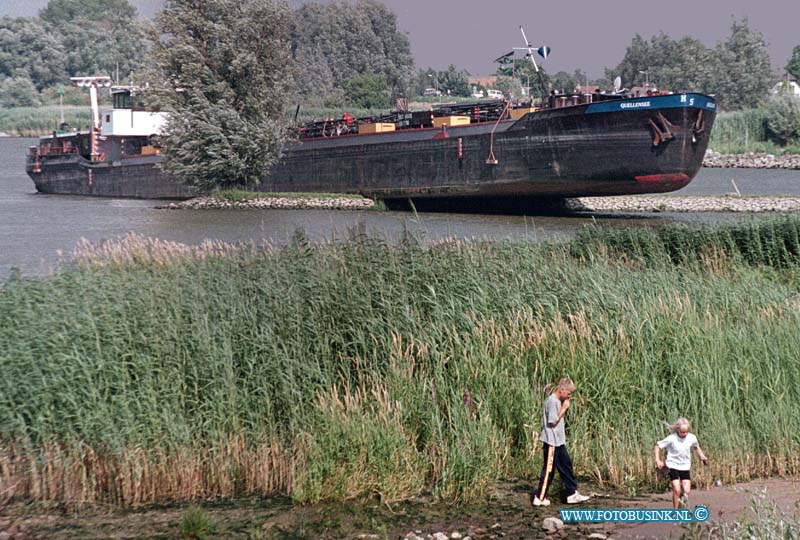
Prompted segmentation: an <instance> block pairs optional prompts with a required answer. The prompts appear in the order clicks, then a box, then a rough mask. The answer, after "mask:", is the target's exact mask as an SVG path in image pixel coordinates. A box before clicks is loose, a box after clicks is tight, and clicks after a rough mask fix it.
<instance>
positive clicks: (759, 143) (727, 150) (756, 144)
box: [708, 108, 800, 155]
mask: <svg viewBox="0 0 800 540" xmlns="http://www.w3.org/2000/svg"><path fill="white" fill-rule="evenodd" d="M708 146H709V148H710V149H711V150H714V151H716V152H720V153H722V154H743V153H746V152H757V153H767V154H773V155H781V154H800V146H798V145H796V144H795V145H789V146H783V147H782V146H780V145H778V144H775V143H774V142H772V141H770V140H769V137H768V136H767V110H766V109H763V108H758V109H746V110H743V111H736V112H727V113H721V114H718V115H717V117H716V119H715V120H714V129H712V130H711V140H710V141H709V145H708Z"/></svg>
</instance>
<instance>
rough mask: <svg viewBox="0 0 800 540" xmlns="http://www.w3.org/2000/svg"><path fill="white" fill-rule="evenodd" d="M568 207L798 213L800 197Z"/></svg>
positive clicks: (632, 200)
mask: <svg viewBox="0 0 800 540" xmlns="http://www.w3.org/2000/svg"><path fill="white" fill-rule="evenodd" d="M565 206H566V209H567V210H571V211H575V212H797V211H800V197H738V196H733V195H730V196H722V197H711V196H704V197H674V196H673V197H670V196H642V195H635V196H629V197H581V198H577V199H567V200H566V201H565Z"/></svg>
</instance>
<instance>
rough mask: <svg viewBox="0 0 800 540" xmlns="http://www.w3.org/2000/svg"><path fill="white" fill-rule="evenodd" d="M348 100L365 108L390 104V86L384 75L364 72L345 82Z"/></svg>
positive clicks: (375, 107)
mask: <svg viewBox="0 0 800 540" xmlns="http://www.w3.org/2000/svg"><path fill="white" fill-rule="evenodd" d="M344 91H345V94H346V95H347V100H348V101H349V102H350V103H351V104H353V105H355V106H356V107H361V108H363V109H377V108H381V107H386V106H387V105H388V104H389V86H388V85H387V83H386V78H385V77H383V76H382V75H373V74H371V73H363V74H361V75H358V76H356V77H353V78H352V79H349V80H347V81H346V82H345V83H344Z"/></svg>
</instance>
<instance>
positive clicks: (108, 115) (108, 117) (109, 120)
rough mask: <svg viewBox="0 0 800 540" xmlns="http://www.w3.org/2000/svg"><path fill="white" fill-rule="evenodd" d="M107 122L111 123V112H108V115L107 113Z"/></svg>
mask: <svg viewBox="0 0 800 540" xmlns="http://www.w3.org/2000/svg"><path fill="white" fill-rule="evenodd" d="M106 123H107V124H110V123H111V115H110V114H107V115H106Z"/></svg>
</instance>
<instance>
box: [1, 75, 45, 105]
mask: <svg viewBox="0 0 800 540" xmlns="http://www.w3.org/2000/svg"><path fill="white" fill-rule="evenodd" d="M37 105H39V93H38V92H37V91H36V87H35V86H34V85H33V83H32V82H31V80H30V79H29V78H27V77H24V76H22V77H7V78H5V79H3V80H2V81H0V107H8V108H10V107H35V106H37Z"/></svg>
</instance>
